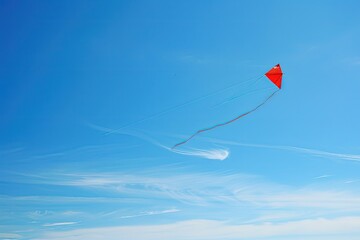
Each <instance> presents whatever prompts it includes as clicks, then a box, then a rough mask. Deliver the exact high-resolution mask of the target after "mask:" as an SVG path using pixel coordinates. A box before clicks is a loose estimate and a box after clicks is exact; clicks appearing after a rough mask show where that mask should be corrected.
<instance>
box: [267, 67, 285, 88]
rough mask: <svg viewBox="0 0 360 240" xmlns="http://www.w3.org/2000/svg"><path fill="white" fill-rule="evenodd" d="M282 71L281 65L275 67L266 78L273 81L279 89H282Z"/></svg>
mask: <svg viewBox="0 0 360 240" xmlns="http://www.w3.org/2000/svg"><path fill="white" fill-rule="evenodd" d="M282 75H283V73H282V71H281V67H280V64H277V65H275V66H274V67H273V68H272V69H270V70H269V71H268V72H267V73H265V76H266V77H267V78H268V79H269V80H270V81H272V82H273V83H274V84H275V85H276V86H277V87H278V88H279V89H281V81H282Z"/></svg>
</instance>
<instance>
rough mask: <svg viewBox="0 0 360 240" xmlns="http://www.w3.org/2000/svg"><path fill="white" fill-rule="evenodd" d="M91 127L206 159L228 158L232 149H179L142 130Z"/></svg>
mask: <svg viewBox="0 0 360 240" xmlns="http://www.w3.org/2000/svg"><path fill="white" fill-rule="evenodd" d="M88 126H89V127H91V128H93V129H95V130H98V131H101V132H104V133H106V134H110V133H117V134H121V135H128V136H132V137H136V138H139V139H141V140H143V141H146V142H148V143H151V144H153V145H155V146H157V147H160V148H162V149H165V150H167V151H170V152H173V153H177V154H181V155H187V156H194V157H200V158H205V159H210V160H220V161H222V160H225V159H226V158H228V156H229V154H230V151H229V149H227V148H224V147H217V148H209V149H199V148H187V149H178V148H171V147H168V146H165V145H164V144H161V143H160V142H158V141H156V140H155V139H153V138H151V137H149V136H148V135H146V134H144V133H140V132H136V133H135V132H133V131H130V130H127V131H125V130H121V129H120V130H118V129H111V128H106V127H102V126H98V125H94V124H88Z"/></svg>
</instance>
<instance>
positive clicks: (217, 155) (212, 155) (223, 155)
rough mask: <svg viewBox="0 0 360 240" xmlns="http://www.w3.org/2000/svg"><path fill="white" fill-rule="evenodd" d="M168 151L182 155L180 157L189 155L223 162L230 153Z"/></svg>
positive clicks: (219, 151)
mask: <svg viewBox="0 0 360 240" xmlns="http://www.w3.org/2000/svg"><path fill="white" fill-rule="evenodd" d="M168 150H170V151H172V152H174V153H178V154H182V155H189V156H196V157H201V158H206V159H212V160H220V161H222V160H225V159H227V158H228V156H229V154H230V151H229V150H228V149H221V148H218V149H198V148H191V149H187V150H180V149H170V148H168Z"/></svg>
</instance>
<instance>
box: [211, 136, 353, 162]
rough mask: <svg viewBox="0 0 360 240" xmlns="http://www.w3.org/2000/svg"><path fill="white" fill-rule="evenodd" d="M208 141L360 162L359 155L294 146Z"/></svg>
mask: <svg viewBox="0 0 360 240" xmlns="http://www.w3.org/2000/svg"><path fill="white" fill-rule="evenodd" d="M208 140H210V141H213V142H216V143H222V144H228V145H234V146H242V147H254V148H268V149H277V150H286V151H293V152H300V153H305V154H310V155H313V156H317V157H323V158H332V159H341V160H348V161H356V162H360V155H359V154H347V153H334V152H327V151H322V150H317V149H311V148H303V147H295V146H282V145H265V144H250V143H239V142H234V141H226V140H218V139H208Z"/></svg>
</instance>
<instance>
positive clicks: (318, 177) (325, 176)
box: [314, 174, 332, 179]
mask: <svg viewBox="0 0 360 240" xmlns="http://www.w3.org/2000/svg"><path fill="white" fill-rule="evenodd" d="M329 177H332V175H328V174H324V175H320V176H317V177H314V179H321V178H329Z"/></svg>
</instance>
